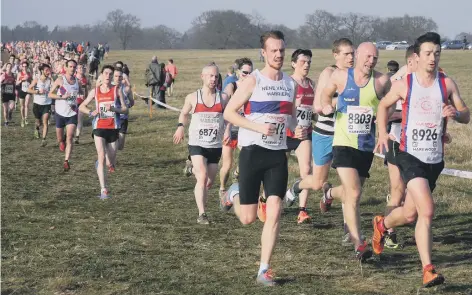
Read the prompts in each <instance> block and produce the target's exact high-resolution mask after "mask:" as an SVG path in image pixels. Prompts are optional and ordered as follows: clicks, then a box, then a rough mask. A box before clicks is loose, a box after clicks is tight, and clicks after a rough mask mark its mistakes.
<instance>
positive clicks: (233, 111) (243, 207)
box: [224, 31, 306, 286]
mask: <svg viewBox="0 0 472 295" xmlns="http://www.w3.org/2000/svg"><path fill="white" fill-rule="evenodd" d="M260 39H261V48H262V54H263V55H264V57H265V61H266V63H265V67H264V68H263V69H262V70H261V71H259V70H256V71H254V72H253V73H252V74H251V76H250V77H248V78H247V79H246V80H245V81H243V82H242V83H241V85H239V87H238V89H237V90H236V92H235V93H234V95H233V97H232V98H231V100H230V101H229V103H228V106H227V107H226V110H225V113H224V116H225V119H226V120H227V121H229V122H230V123H231V124H233V125H236V126H239V136H238V144H239V145H241V146H242V149H241V152H240V154H239V184H240V196H239V198H237V199H235V200H234V209H235V213H236V215H237V216H238V217H239V220H240V221H241V223H243V224H250V223H253V222H254V221H255V220H256V216H257V211H258V199H259V191H260V186H261V182H262V183H263V187H264V192H265V194H264V195H265V196H266V199H265V200H262V202H261V204H260V206H259V210H260V211H262V210H263V207H265V208H266V214H265V215H266V216H265V218H262V219H264V220H265V222H264V228H263V230H262V236H261V245H262V246H261V264H260V267H259V272H258V275H257V282H258V283H261V284H263V285H266V286H273V285H275V284H276V283H275V281H274V279H273V275H272V271H271V270H270V267H269V266H270V265H269V263H270V259H271V256H272V252H273V250H274V247H275V244H276V241H277V237H278V234H279V226H280V222H279V219H280V213H281V209H282V199H283V198H284V196H285V190H286V188H287V181H288V167H287V157H286V155H285V151H286V150H287V140H286V130H287V128H290V129H292V130H294V129H295V128H296V138H300V139H303V138H305V137H306V129H303V128H301V127H300V126H298V127H297V120H296V108H295V104H294V96H295V95H294V93H295V91H294V90H295V83H294V81H293V79H292V78H290V77H289V76H288V75H286V74H285V73H283V72H282V71H281V69H282V66H283V62H284V56H285V41H284V35H283V33H282V32H280V31H269V32H266V33H264V34H263V35H262V36H261V38H260ZM243 106H244V114H245V115H244V116H241V115H240V114H239V109H240V108H241V107H243ZM262 203H263V204H262ZM262 219H261V220H262Z"/></svg>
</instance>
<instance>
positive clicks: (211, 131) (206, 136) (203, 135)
mask: <svg viewBox="0 0 472 295" xmlns="http://www.w3.org/2000/svg"><path fill="white" fill-rule="evenodd" d="M217 137H218V125H215V126H212V128H200V129H199V130H198V140H200V141H203V142H213V141H216V138H217Z"/></svg>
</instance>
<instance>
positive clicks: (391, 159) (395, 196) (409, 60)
mask: <svg viewBox="0 0 472 295" xmlns="http://www.w3.org/2000/svg"><path fill="white" fill-rule="evenodd" d="M413 47H414V46H413V45H411V46H410V47H408V48H407V50H406V54H405V59H406V66H407V70H406V74H407V75H408V74H410V73H413V72H414V71H415V70H416V61H415V60H414V51H413ZM402 78H403V76H396V75H395V74H393V75H392V77H391V78H390V79H391V81H392V82H393V81H396V80H400V79H402ZM392 79H393V80H392ZM401 122H402V105H401V101H400V100H399V101H397V103H396V105H395V112H394V113H393V114H392V115H391V116H390V117H389V122H388V125H389V126H388V127H387V129H388V132H389V134H390V138H389V140H388V147H389V149H388V152H386V153H385V161H386V162H387V167H388V175H389V179H390V194H389V196H388V197H387V207H386V209H385V215H388V214H389V213H390V212H391V211H392V210H393V209H395V208H397V207H399V206H401V204H402V202H403V200H404V197H405V189H406V186H405V183H404V182H403V180H402V178H401V176H400V171H399V170H398V167H397V164H396V161H395V149H398V145H399V144H400V133H401ZM389 127H390V128H389ZM394 145H396V146H397V147H396V148H394ZM384 245H385V246H386V247H388V248H392V249H396V248H398V247H399V246H400V244H399V243H398V241H397V234H396V232H395V230H394V229H393V228H392V229H390V230H389V232H388V234H387V235H386V236H385V239H384Z"/></svg>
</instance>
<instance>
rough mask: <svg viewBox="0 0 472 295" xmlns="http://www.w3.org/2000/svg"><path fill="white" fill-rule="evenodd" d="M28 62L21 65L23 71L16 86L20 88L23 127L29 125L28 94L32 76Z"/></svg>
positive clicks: (19, 96) (19, 74)
mask: <svg viewBox="0 0 472 295" xmlns="http://www.w3.org/2000/svg"><path fill="white" fill-rule="evenodd" d="M28 66H29V64H28V62H27V61H25V62H22V63H21V70H20V71H19V72H18V75H17V77H16V85H17V86H18V98H19V99H20V115H21V127H25V125H28V109H29V100H30V97H31V96H30V94H29V93H28V92H27V91H28V88H29V86H30V83H31V78H32V77H31V74H30V73H29V70H28Z"/></svg>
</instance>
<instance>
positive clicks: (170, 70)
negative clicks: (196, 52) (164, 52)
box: [165, 58, 178, 96]
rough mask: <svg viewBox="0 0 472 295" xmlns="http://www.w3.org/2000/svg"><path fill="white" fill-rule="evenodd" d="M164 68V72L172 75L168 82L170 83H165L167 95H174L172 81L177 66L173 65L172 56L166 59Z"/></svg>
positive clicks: (175, 74)
mask: <svg viewBox="0 0 472 295" xmlns="http://www.w3.org/2000/svg"><path fill="white" fill-rule="evenodd" d="M165 69H166V72H167V73H169V74H170V75H171V76H172V82H171V83H170V85H167V95H168V96H172V95H174V83H175V78H176V77H177V73H178V71H177V67H176V66H175V65H174V60H173V59H172V58H170V59H169V60H168V62H167V65H166V67H165Z"/></svg>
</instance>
